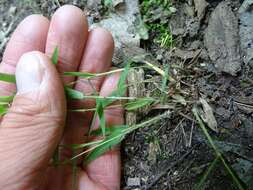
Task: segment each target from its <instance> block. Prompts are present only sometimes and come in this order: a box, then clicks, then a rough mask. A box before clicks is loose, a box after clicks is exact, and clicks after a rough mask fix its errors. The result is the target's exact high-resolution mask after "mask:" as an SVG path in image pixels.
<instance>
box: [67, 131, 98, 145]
mask: <svg viewBox="0 0 253 190" xmlns="http://www.w3.org/2000/svg"><path fill="white" fill-rule="evenodd" d="M99 131H100V133H101V130H99ZM101 142H102V140H100V141H93V142H89V143H83V144H72V145H70V146H69V148H71V149H81V148H86V147H89V146H92V145H97V144H99V143H101Z"/></svg>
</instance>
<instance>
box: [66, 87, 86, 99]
mask: <svg viewBox="0 0 253 190" xmlns="http://www.w3.org/2000/svg"><path fill="white" fill-rule="evenodd" d="M64 89H65V93H66V96H67V98H68V99H73V100H83V99H84V94H83V93H82V92H80V91H77V90H74V89H72V88H70V87H67V86H65V87H64Z"/></svg>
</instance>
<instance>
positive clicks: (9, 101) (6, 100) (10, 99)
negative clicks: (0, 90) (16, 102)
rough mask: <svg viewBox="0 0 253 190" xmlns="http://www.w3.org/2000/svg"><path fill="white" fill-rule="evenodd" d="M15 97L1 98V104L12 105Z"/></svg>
mask: <svg viewBox="0 0 253 190" xmlns="http://www.w3.org/2000/svg"><path fill="white" fill-rule="evenodd" d="M13 98H14V96H0V102H1V103H11V102H12V101H13Z"/></svg>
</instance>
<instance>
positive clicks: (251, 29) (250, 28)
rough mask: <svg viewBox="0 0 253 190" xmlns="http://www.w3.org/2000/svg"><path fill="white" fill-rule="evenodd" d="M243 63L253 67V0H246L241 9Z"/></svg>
mask: <svg viewBox="0 0 253 190" xmlns="http://www.w3.org/2000/svg"><path fill="white" fill-rule="evenodd" d="M239 15H240V38H241V49H242V53H243V55H244V56H243V61H244V63H245V64H246V65H250V66H252V67H253V0H245V1H244V2H243V4H242V6H241V7H240V9H239Z"/></svg>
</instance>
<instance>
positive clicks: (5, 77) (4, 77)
mask: <svg viewBox="0 0 253 190" xmlns="http://www.w3.org/2000/svg"><path fill="white" fill-rule="evenodd" d="M0 81H4V82H9V83H16V77H15V75H11V74H7V73H0Z"/></svg>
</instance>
